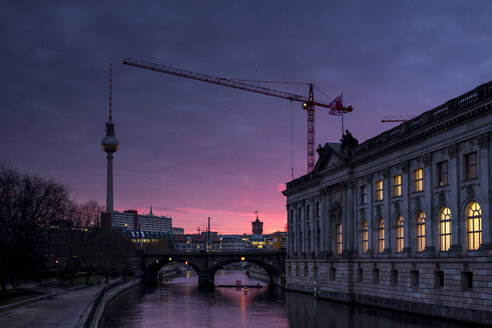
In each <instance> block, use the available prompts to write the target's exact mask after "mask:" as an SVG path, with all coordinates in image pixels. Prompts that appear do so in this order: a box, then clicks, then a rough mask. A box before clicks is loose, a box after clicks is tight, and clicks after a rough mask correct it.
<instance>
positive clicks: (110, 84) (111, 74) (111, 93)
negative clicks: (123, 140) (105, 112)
mask: <svg viewBox="0 0 492 328" xmlns="http://www.w3.org/2000/svg"><path fill="white" fill-rule="evenodd" d="M112 103H113V63H109V120H110V121H111V119H112V118H113V108H112Z"/></svg>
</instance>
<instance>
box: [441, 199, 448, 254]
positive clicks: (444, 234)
mask: <svg viewBox="0 0 492 328" xmlns="http://www.w3.org/2000/svg"><path fill="white" fill-rule="evenodd" d="M439 235H440V238H439V239H440V242H441V245H440V247H441V252H445V251H447V250H448V249H449V247H450V246H451V210H450V209H449V208H448V207H445V208H443V209H442V211H441V215H440V216H439Z"/></svg>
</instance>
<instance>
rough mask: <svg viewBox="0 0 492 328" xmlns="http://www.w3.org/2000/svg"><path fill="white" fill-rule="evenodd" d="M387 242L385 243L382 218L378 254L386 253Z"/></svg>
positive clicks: (380, 220)
mask: <svg viewBox="0 0 492 328" xmlns="http://www.w3.org/2000/svg"><path fill="white" fill-rule="evenodd" d="M384 247H385V241H384V219H383V218H380V219H379V220H378V253H382V252H384Z"/></svg>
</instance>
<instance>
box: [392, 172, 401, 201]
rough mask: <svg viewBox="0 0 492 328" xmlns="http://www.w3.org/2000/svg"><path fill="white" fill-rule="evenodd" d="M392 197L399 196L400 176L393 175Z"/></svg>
mask: <svg viewBox="0 0 492 328" xmlns="http://www.w3.org/2000/svg"><path fill="white" fill-rule="evenodd" d="M393 196H394V197H398V196H401V175H395V176H394V177H393Z"/></svg>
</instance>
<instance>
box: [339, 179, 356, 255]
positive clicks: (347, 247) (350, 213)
mask: <svg viewBox="0 0 492 328" xmlns="http://www.w3.org/2000/svg"><path fill="white" fill-rule="evenodd" d="M354 188H355V182H354V180H353V179H350V180H348V181H347V183H346V189H345V191H346V196H347V197H346V199H347V200H346V204H347V205H346V211H347V215H345V216H344V217H345V218H346V219H345V223H344V225H343V226H342V228H343V231H342V233H343V250H344V251H349V252H353V251H354V250H355V248H354V239H355V235H354V234H355V231H354V225H355V218H354V210H355V209H354V206H355V201H354Z"/></svg>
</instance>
